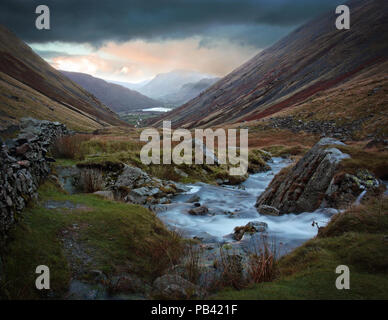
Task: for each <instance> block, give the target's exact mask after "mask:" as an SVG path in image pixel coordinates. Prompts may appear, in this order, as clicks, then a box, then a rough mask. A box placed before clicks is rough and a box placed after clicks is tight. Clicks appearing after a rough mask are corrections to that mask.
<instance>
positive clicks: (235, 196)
mask: <svg viewBox="0 0 388 320" xmlns="http://www.w3.org/2000/svg"><path fill="white" fill-rule="evenodd" d="M290 163H291V162H290V160H287V159H282V158H273V159H272V162H271V163H269V165H270V166H271V170H270V171H268V172H262V173H257V174H252V175H250V176H249V178H248V179H247V180H246V181H245V182H243V183H242V184H241V185H239V186H235V187H231V186H214V185H209V184H206V183H195V184H191V185H187V187H189V188H190V190H189V191H188V192H186V193H183V194H180V195H178V196H176V197H175V198H173V203H172V204H170V205H167V206H166V207H165V209H166V210H165V211H161V212H159V213H158V217H159V218H160V219H161V220H162V221H163V222H164V223H165V224H167V225H168V226H169V227H170V228H171V229H177V230H179V231H181V232H182V233H183V235H184V236H185V237H188V238H191V237H200V238H202V239H204V240H203V241H204V242H210V243H234V244H236V243H237V242H236V241H235V240H233V238H232V236H231V235H232V233H233V230H234V228H235V227H237V226H244V225H246V224H247V223H248V222H251V221H260V222H265V223H267V225H268V229H267V234H268V236H269V237H271V238H272V239H275V240H276V242H277V243H278V244H281V246H282V247H283V248H284V250H283V251H284V252H287V251H288V250H289V249H292V248H295V247H296V246H298V245H300V244H301V243H303V242H304V241H306V240H308V239H311V238H313V237H314V236H315V235H316V234H317V228H316V227H314V226H312V222H313V221H316V222H318V224H319V226H324V225H325V224H327V222H328V221H329V219H330V217H331V216H332V215H333V214H334V213H336V212H337V210H335V209H330V208H322V209H318V210H316V211H315V212H306V213H301V214H285V215H282V216H266V215H260V214H259V213H258V212H257V210H256V208H255V207H254V205H255V203H256V200H257V197H258V195H260V194H261V193H262V192H263V191H264V190H265V188H266V187H267V186H268V184H269V183H270V182H271V180H272V179H273V177H274V176H275V175H276V174H277V173H278V172H279V171H280V170H281V169H282V168H284V167H286V166H288V165H290ZM193 196H198V197H199V200H198V202H200V204H201V205H203V206H206V207H208V208H209V215H206V216H193V215H190V214H189V213H188V211H189V210H190V209H192V208H193V206H194V205H193V204H192V203H186V201H188V200H189V199H190V198H192V197H193ZM256 236H259V235H258V234H257V235H256ZM251 240H252V237H250V238H249V239H246V237H244V238H243V240H241V241H240V242H239V243H241V244H243V243H244V242H245V244H246V243H247V242H249V241H251Z"/></svg>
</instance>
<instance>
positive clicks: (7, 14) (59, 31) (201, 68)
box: [0, 0, 344, 82]
mask: <svg viewBox="0 0 388 320" xmlns="http://www.w3.org/2000/svg"><path fill="white" fill-rule="evenodd" d="M343 2H344V1H339V0H206V1H205V0H110V1H101V0H93V1H92V0H82V1H81V0H45V1H35V0H29V1H26V0H2V1H1V4H0V23H1V24H3V25H5V26H6V27H8V28H9V29H11V30H12V31H13V32H15V33H16V34H17V35H18V36H19V37H20V38H21V39H23V40H24V41H25V42H27V43H28V44H29V45H30V46H31V47H32V48H33V50H34V51H35V52H37V53H38V54H39V55H40V56H41V57H43V58H44V59H45V60H46V61H48V62H49V63H50V64H51V65H52V66H54V67H55V68H57V69H61V70H67V71H76V72H84V73H88V74H91V75H93V76H96V77H100V78H104V79H109V80H116V81H124V82H140V81H144V80H147V79H150V78H152V77H154V76H155V75H156V74H158V73H164V72H169V71H172V70H176V69H180V70H191V71H196V72H201V73H204V74H207V75H214V76H219V77H222V76H224V75H226V74H228V73H229V72H231V71H232V70H233V69H235V68H236V67H238V66H240V65H241V64H242V63H244V62H245V61H247V60H248V59H250V58H251V57H253V56H254V55H256V54H258V53H259V52H260V51H262V50H263V49H265V48H266V47H268V46H270V45H271V44H273V43H275V42H276V41H277V40H279V39H280V38H282V37H283V36H285V35H287V34H288V33H290V32H291V31H292V30H294V29H295V28H297V27H298V26H300V25H301V24H303V23H304V22H306V21H308V20H310V19H312V18H314V17H316V16H317V15H319V14H322V13H324V12H326V11H328V10H334V9H335V7H336V5H338V4H341V3H343ZM40 4H45V5H47V6H48V7H49V8H50V24H51V28H50V30H38V29H36V28H35V19H36V18H37V17H38V14H35V8H36V7H37V6H38V5H40Z"/></svg>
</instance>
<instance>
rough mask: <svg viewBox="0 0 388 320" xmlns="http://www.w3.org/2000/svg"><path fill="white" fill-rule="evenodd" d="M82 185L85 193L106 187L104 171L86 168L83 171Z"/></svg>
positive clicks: (80, 183)
mask: <svg viewBox="0 0 388 320" xmlns="http://www.w3.org/2000/svg"><path fill="white" fill-rule="evenodd" d="M79 185H80V187H81V188H82V190H83V191H84V192H85V193H92V192H95V191H99V190H101V189H103V188H104V179H103V175H102V172H101V171H100V170H96V169H85V170H82V171H81V176H80V182H79Z"/></svg>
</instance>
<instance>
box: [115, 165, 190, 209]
mask: <svg viewBox="0 0 388 320" xmlns="http://www.w3.org/2000/svg"><path fill="white" fill-rule="evenodd" d="M111 189H112V190H113V191H114V193H115V197H116V198H119V199H121V200H124V201H126V202H131V203H136V204H141V205H154V204H166V203H170V199H171V198H172V197H173V196H174V195H175V194H176V193H178V192H181V191H183V189H182V188H181V187H180V185H179V184H177V183H175V182H172V181H167V180H161V179H158V178H155V177H151V176H149V175H148V174H147V173H145V172H144V171H143V170H141V169H139V168H135V167H131V166H128V165H124V169H123V171H122V172H121V174H120V175H119V176H118V178H117V180H116V182H115V183H114V185H113V186H112V188H111Z"/></svg>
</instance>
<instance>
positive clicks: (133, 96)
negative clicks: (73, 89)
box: [61, 71, 163, 113]
mask: <svg viewBox="0 0 388 320" xmlns="http://www.w3.org/2000/svg"><path fill="white" fill-rule="evenodd" d="M61 72H62V73H63V74H64V75H65V76H66V77H68V78H69V79H71V80H72V81H74V82H75V83H78V84H79V85H80V86H81V87H82V88H84V89H85V90H87V91H89V92H90V93H92V94H93V95H95V96H96V97H97V99H99V100H100V101H101V102H103V103H104V104H106V105H107V106H109V108H110V109H112V110H113V111H115V112H118V113H119V112H128V111H133V110H138V109H146V108H153V107H161V106H162V105H163V104H162V103H161V102H159V101H156V100H153V99H151V98H148V97H146V96H144V95H142V94H141V93H139V92H137V91H134V90H130V89H128V88H125V87H123V86H121V85H118V84H114V83H109V82H107V81H105V80H102V79H99V78H95V77H92V76H91V75H88V74H85V73H79V72H68V71H61Z"/></svg>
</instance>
